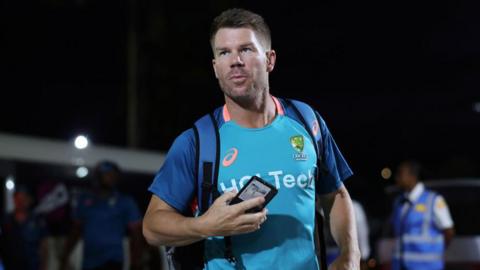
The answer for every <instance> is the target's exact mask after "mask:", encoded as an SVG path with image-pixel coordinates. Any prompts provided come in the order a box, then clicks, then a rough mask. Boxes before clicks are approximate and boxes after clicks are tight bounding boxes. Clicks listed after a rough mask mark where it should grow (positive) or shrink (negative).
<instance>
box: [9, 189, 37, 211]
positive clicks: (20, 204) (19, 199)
mask: <svg viewBox="0 0 480 270" xmlns="http://www.w3.org/2000/svg"><path fill="white" fill-rule="evenodd" d="M13 201H14V204H15V209H17V210H20V211H26V210H28V209H29V208H30V205H31V203H32V198H31V197H30V195H29V194H28V193H26V192H23V191H17V192H16V193H15V195H14V196H13Z"/></svg>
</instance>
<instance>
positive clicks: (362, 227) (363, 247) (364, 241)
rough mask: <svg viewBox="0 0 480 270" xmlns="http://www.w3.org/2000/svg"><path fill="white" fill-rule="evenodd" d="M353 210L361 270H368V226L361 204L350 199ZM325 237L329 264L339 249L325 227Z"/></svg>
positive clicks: (338, 252) (336, 255)
mask: <svg viewBox="0 0 480 270" xmlns="http://www.w3.org/2000/svg"><path fill="white" fill-rule="evenodd" d="M352 204H353V210H354V212H355V227H356V229H357V238H358V246H359V248H360V254H361V262H360V266H361V267H360V268H361V269H368V266H367V261H368V259H369V258H370V240H369V231H370V229H369V225H368V219H367V215H366V214H365V210H364V208H363V206H362V204H361V203H360V202H359V201H358V200H354V199H352ZM325 235H326V236H327V241H326V243H327V245H328V248H327V263H328V264H331V263H332V262H333V261H335V259H336V258H337V257H338V255H339V254H340V250H339V248H338V247H337V246H336V244H335V241H334V239H332V236H331V232H330V230H328V227H326V230H325Z"/></svg>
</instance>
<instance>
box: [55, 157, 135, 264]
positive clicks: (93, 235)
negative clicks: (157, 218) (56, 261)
mask: <svg viewBox="0 0 480 270" xmlns="http://www.w3.org/2000/svg"><path fill="white" fill-rule="evenodd" d="M120 176H121V172H120V169H119V167H118V166H117V165H116V164H115V163H113V162H110V161H102V162H100V163H99V164H98V165H97V166H96V168H95V181H94V188H93V191H92V192H87V193H85V194H82V195H80V196H79V198H78V201H77V203H76V206H75V207H74V209H73V219H74V221H73V226H72V231H71V233H70V236H69V237H68V239H67V240H66V244H65V251H64V254H63V256H62V257H61V269H68V267H69V257H70V253H71V252H72V250H73V248H74V247H75V245H76V243H77V242H78V240H79V239H80V238H82V239H83V242H84V245H83V259H82V269H84V270H94V269H95V270H117V269H118V270H120V269H123V263H124V258H123V238H124V236H125V235H126V234H127V233H128V236H129V240H130V262H131V268H130V269H138V268H139V267H140V259H141V245H142V243H141V241H142V239H141V218H140V212H139V210H138V208H137V205H136V204H135V202H134V200H133V198H131V197H130V196H128V195H125V194H122V193H120V192H119V191H117V189H116V186H117V183H118V181H119V180H120Z"/></svg>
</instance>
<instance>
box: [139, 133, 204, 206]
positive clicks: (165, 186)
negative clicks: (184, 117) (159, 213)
mask: <svg viewBox="0 0 480 270" xmlns="http://www.w3.org/2000/svg"><path fill="white" fill-rule="evenodd" d="M194 171H195V138H194V133H193V129H189V130H187V131H185V132H183V133H182V134H181V135H180V136H178V137H177V139H175V141H174V143H173V145H172V147H171V148H170V150H169V151H168V154H167V157H166V159H165V162H164V164H163V166H162V167H161V168H160V170H159V171H158V173H157V175H156V176H155V178H154V180H153V183H152V184H151V185H150V187H149V189H148V190H149V191H150V192H152V193H153V194H155V195H156V196H157V197H159V198H160V199H162V200H163V201H165V202H166V203H167V204H169V205H170V206H171V207H173V208H175V209H176V210H177V211H179V212H180V213H184V212H186V211H187V209H188V206H189V203H190V202H191V201H192V199H193V197H194V195H195V189H196V188H195V173H194Z"/></svg>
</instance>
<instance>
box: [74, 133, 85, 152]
mask: <svg viewBox="0 0 480 270" xmlns="http://www.w3.org/2000/svg"><path fill="white" fill-rule="evenodd" d="M87 146H88V139H87V137H85V136H83V135H79V136H77V138H75V147H76V148H77V149H85V148H87Z"/></svg>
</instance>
